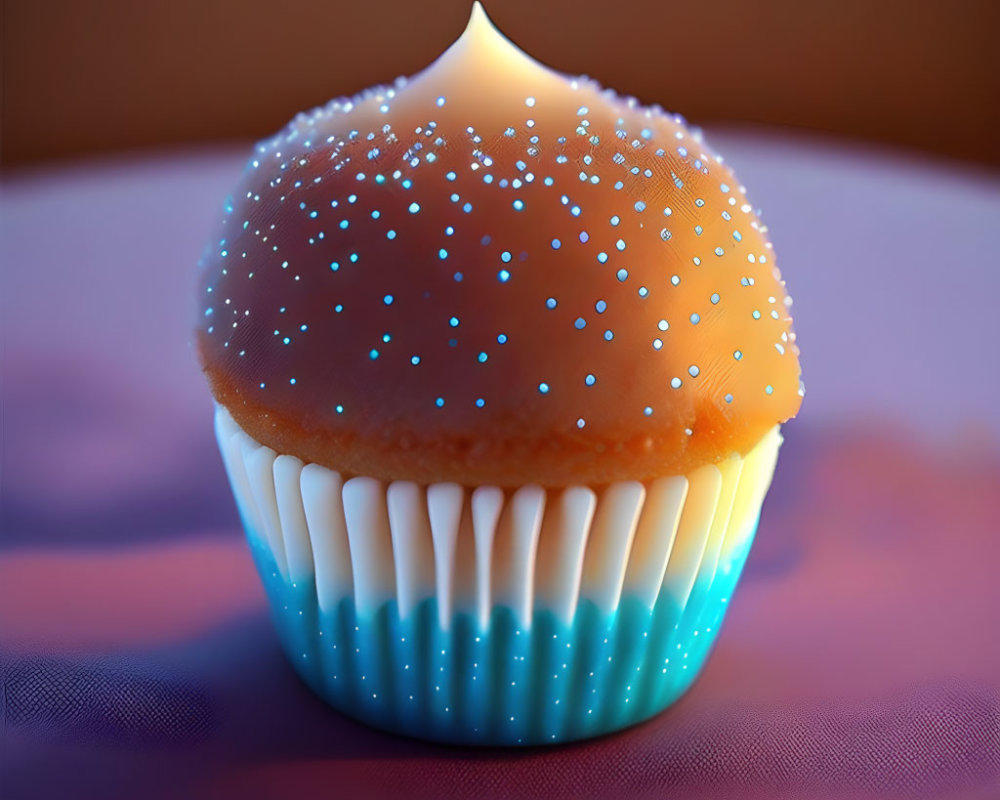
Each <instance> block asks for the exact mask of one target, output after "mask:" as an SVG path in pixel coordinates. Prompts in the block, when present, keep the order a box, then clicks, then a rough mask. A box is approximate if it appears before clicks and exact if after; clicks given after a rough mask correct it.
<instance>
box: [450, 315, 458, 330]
mask: <svg viewBox="0 0 1000 800" xmlns="http://www.w3.org/2000/svg"><path fill="white" fill-rule="evenodd" d="M448 324H449V325H451V327H453V328H457V327H458V317H452V318H451V319H449V320H448Z"/></svg>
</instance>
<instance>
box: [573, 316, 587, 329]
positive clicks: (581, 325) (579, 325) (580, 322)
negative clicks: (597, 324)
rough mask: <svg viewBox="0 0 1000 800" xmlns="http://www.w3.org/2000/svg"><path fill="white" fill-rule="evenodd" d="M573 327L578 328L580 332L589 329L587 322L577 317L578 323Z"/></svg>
mask: <svg viewBox="0 0 1000 800" xmlns="http://www.w3.org/2000/svg"><path fill="white" fill-rule="evenodd" d="M573 327H574V328H576V329H577V330H578V331H582V330H583V329H584V328H586V327H587V320H585V319H584V318H583V317H577V318H576V322H574V323H573Z"/></svg>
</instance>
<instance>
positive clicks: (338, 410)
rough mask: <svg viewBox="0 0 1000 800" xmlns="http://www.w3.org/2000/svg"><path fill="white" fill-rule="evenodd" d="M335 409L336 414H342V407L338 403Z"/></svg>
mask: <svg viewBox="0 0 1000 800" xmlns="http://www.w3.org/2000/svg"><path fill="white" fill-rule="evenodd" d="M336 410H337V413H338V414H343V413H344V407H343V406H341V405H338V406H337V409H336Z"/></svg>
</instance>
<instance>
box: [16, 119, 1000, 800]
mask: <svg viewBox="0 0 1000 800" xmlns="http://www.w3.org/2000/svg"><path fill="white" fill-rule="evenodd" d="M712 138H713V139H714V141H715V143H716V145H717V146H718V147H719V149H720V150H721V151H722V152H724V153H726V154H727V155H730V159H729V160H730V161H731V162H732V163H734V164H735V167H736V169H737V171H738V173H739V174H740V175H741V177H742V178H743V179H744V180H746V181H747V183H748V184H749V185H750V186H751V187H752V188H753V189H754V191H753V193H752V196H753V197H754V198H755V202H758V203H760V204H761V205H762V206H763V207H764V208H765V210H766V211H767V216H766V219H767V220H768V222H769V225H770V227H771V230H772V234H773V236H774V238H775V240H776V242H777V243H778V253H779V257H780V260H781V263H782V265H783V268H784V271H785V273H786V275H787V277H788V279H789V284H790V287H791V289H792V294H793V296H794V297H795V300H796V303H795V306H794V307H793V310H794V312H795V313H796V319H797V327H798V330H799V333H800V337H801V341H802V347H803V352H804V359H803V361H804V369H805V378H806V382H807V386H808V387H809V394H808V395H807V397H806V403H805V406H804V408H803V412H802V416H801V419H800V420H796V421H794V422H793V423H791V424H790V425H788V426H787V427H786V428H785V431H784V433H785V436H786V443H785V445H784V448H783V450H782V454H781V457H780V458H779V463H778V471H777V474H776V476H775V483H774V486H773V488H772V491H771V493H770V495H769V496H768V499H767V501H766V503H765V506H764V512H763V515H762V519H761V524H760V530H759V533H758V536H757V541H756V543H755V544H754V547H753V550H752V551H751V554H750V558H749V560H748V563H747V567H746V571H745V573H744V576H743V579H742V582H741V584H740V585H739V587H738V588H737V590H736V594H735V596H734V599H733V603H732V606H731V610H730V612H729V614H728V616H727V618H726V620H725V623H724V625H723V628H722V631H721V634H720V637H719V641H718V644H717V646H716V649H715V652H714V653H713V654H712V656H711V657H710V659H709V661H708V665H707V667H706V669H705V672H704V674H703V675H702V676H701V677H700V678H699V680H698V681H697V682H696V683H695V684H694V686H693V688H692V689H691V690H690V692H689V693H688V694H687V695H685V696H684V697H683V698H682V699H681V700H680V701H679V702H678V703H677V704H676V705H675V706H674V707H673V708H671V709H669V710H668V711H666V712H665V713H663V714H661V715H659V716H658V717H656V718H655V719H653V720H651V721H649V722H647V723H645V724H643V725H640V726H638V727H635V728H632V729H630V730H627V731H624V732H622V733H620V734H616V735H612V736H607V737H604V738H601V739H598V740H593V741H590V742H584V743H579V744H571V745H565V746H560V747H553V748H548V749H532V750H524V751H503V750H471V749H462V748H449V747H442V746H435V745H430V744H426V743H422V742H417V741H412V740H407V739H402V738H398V737H394V736H391V735H388V734H384V733H381V732H379V731H375V730H372V729H369V728H366V727H365V726H363V725H361V724H359V723H356V722H353V721H352V720H350V719H347V718H345V717H343V716H342V715H340V714H338V713H337V712H335V711H334V710H332V709H330V708H329V707H327V706H325V705H324V704H323V703H322V702H320V701H319V700H318V699H317V698H315V697H314V696H313V695H312V694H311V693H310V692H309V690H308V689H306V688H305V686H304V685H303V684H302V683H301V682H300V681H299V680H298V678H297V677H296V676H295V674H294V673H293V671H292V669H291V668H290V667H289V666H288V665H287V663H286V662H285V660H284V658H283V656H282V654H281V652H280V650H279V647H278V643H277V639H276V635H275V633H274V630H273V629H272V627H271V625H270V621H269V619H268V614H267V608H266V604H265V599H264V596H263V591H262V589H261V588H260V585H259V583H258V581H257V578H256V575H255V573H254V570H253V565H252V563H251V560H250V557H249V554H248V551H247V549H246V545H245V543H244V542H243V539H242V534H241V532H240V531H239V528H238V521H237V518H236V512H235V508H234V506H233V502H232V499H231V497H230V495H229V489H228V487H227V485H226V481H225V476H224V474H223V470H222V467H221V462H220V459H219V456H218V453H217V452H216V450H215V444H214V441H213V438H212V437H213V433H212V417H211V403H210V401H209V397H208V393H207V390H206V388H205V386H204V383H203V381H202V379H201V376H200V375H199V374H198V371H197V369H196V367H195V366H194V361H193V356H192V354H191V352H190V350H189V347H188V343H189V338H190V337H189V330H190V323H191V317H190V314H189V313H188V310H189V309H191V308H192V307H193V302H192V300H191V292H192V291H193V288H192V287H193V283H194V282H193V274H192V273H193V269H194V266H193V265H194V263H195V261H196V260H197V256H198V252H199V251H200V249H201V247H202V245H203V244H204V242H205V241H206V237H207V236H208V232H209V223H210V220H211V218H212V215H213V213H214V211H213V210H214V209H216V208H218V206H219V205H220V203H221V199H222V198H223V197H224V196H225V193H226V191H227V190H228V188H229V187H230V186H231V184H232V182H233V180H234V173H235V171H236V170H238V168H239V164H240V161H241V159H242V151H240V152H239V153H237V154H236V155H235V156H234V155H233V154H231V153H228V152H226V153H223V154H218V153H214V154H212V153H210V154H203V155H200V156H198V155H185V156H178V157H175V158H172V159H159V160H158V159H152V160H149V161H141V162H133V163H118V164H103V165H101V164H97V165H92V166H90V167H77V168H72V169H69V168H67V169H64V170H60V171H55V172H50V173H44V174H38V175H34V176H22V177H20V178H18V179H17V180H15V181H11V182H9V184H8V185H6V186H5V188H4V194H3V198H2V200H3V209H2V213H0V225H2V230H0V234H2V235H0V263H2V264H3V281H4V285H3V287H0V322H2V324H3V326H4V330H3V341H4V347H5V350H4V353H3V357H2V359H0V371H2V375H0V377H2V381H0V390H2V393H3V398H2V399H3V409H4V411H3V417H2V424H3V444H4V452H3V482H2V484H0V486H2V488H0V491H2V502H0V531H2V536H0V677H2V682H3V687H2V688H3V692H2V694H0V698H2V701H0V702H2V706H0V715H2V717H0V738H2V742H0V787H2V788H0V794H2V795H3V796H4V800H20V798H29V797H30V798H34V797H64V796H76V797H96V796H100V797H153V798H159V797H164V798H167V797H170V798H176V797H195V798H198V797H230V796H233V797H244V798H256V797H275V798H277V797H281V798H297V797H340V796H344V797H391V798H400V797H407V798H411V797H412V798H456V799H457V798H520V797H524V798H557V799H558V798H574V799H581V800H587V799H588V798H595V799H596V798H617V797H628V798H650V799H651V800H652V799H653V798H655V799H656V800H660V798H674V797H676V798H691V799H692V800H701V799H703V798H704V800H716V799H717V798H730V797H733V798H735V797H739V798H751V799H753V800H756V799H758V798H759V799H760V800H764V799H765V798H767V799H768V800H770V799H771V798H775V799H776V800H782V799H784V798H789V799H792V798H794V799H795V800H828V799H829V800H832V799H833V798H889V799H890V800H892V799H893V798H900V799H901V798H934V799H935V800H959V798H961V799H963V800H965V799H966V798H971V799H972V800H979V799H980V798H981V799H982V800H985V799H986V798H996V797H1000V635H998V631H1000V580H998V578H997V565H998V564H1000V489H998V487H1000V445H998V443H997V433H998V431H1000V417H998V416H997V409H998V408H1000V406H998V405H997V403H996V397H997V394H998V392H1000V386H998V383H1000V378H998V371H997V370H996V369H995V366H994V367H991V368H988V367H987V366H986V365H990V364H992V365H995V364H996V350H995V348H996V344H995V316H994V315H993V311H992V308H993V306H992V304H994V303H995V297H996V296H997V290H998V289H1000V282H998V277H997V272H996V270H995V267H993V266H991V264H995V260H994V261H993V262H991V261H990V259H989V254H990V253H991V252H992V249H993V240H992V234H989V230H990V227H989V223H990V221H991V220H992V229H993V230H995V221H996V219H998V218H1000V192H998V191H996V189H997V187H996V186H995V185H994V184H995V182H994V184H986V183H984V181H983V180H982V179H980V178H974V177H971V176H964V175H962V174H961V173H958V172H952V171H948V170H944V169H943V168H939V167H934V168H930V167H924V166H921V165H915V164H908V163H906V162H902V161H892V159H889V160H888V161H884V162H883V161H882V160H880V159H876V158H874V157H872V156H870V155H866V154H859V153H850V152H847V151H840V150H836V149H833V148H820V147H815V146H807V145H804V144H803V145H797V146H793V145H792V144H789V143H787V142H786V143H776V142H771V141H766V140H754V139H750V138H746V137H739V136H729V137H712ZM779 145H780V146H779ZM744 164H745V165H746V167H745V168H744ZM755 173H756V174H755ZM845 231H846V232H850V236H851V237H853V240H852V241H853V243H849V244H842V243H840V238H838V237H841V236H843V234H844V232H845ZM887 231H888V232H889V233H887ZM56 232H58V235H57V234H56ZM890 234H891V235H890ZM918 234H919V235H918ZM817 242H822V243H823V244H822V247H817ZM944 264H947V265H948V272H947V280H942V275H943V274H944V273H942V271H941V270H942V265H944ZM855 285H868V286H870V287H873V288H872V290H871V291H870V292H861V293H859V292H857V291H855V290H854V288H852V286H855ZM935 309H936V311H934V310H935ZM932 311H934V313H931V312H932ZM191 313H193V312H191ZM942 315H945V316H948V317H949V319H951V320H952V321H951V322H949V323H948V324H947V326H946V327H947V330H945V328H944V327H942V325H944V323H941V322H940V319H941V318H942ZM799 320H801V322H798V321H799ZM848 323H850V324H848ZM959 345H960V346H959ZM956 387H957V388H960V389H961V391H953V390H954V389H956ZM946 389H947V391H946Z"/></svg>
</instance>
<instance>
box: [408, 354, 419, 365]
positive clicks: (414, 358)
mask: <svg viewBox="0 0 1000 800" xmlns="http://www.w3.org/2000/svg"><path fill="white" fill-rule="evenodd" d="M410 363H411V364H413V366H417V364H419V363H420V356H412V357H411V358H410Z"/></svg>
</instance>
